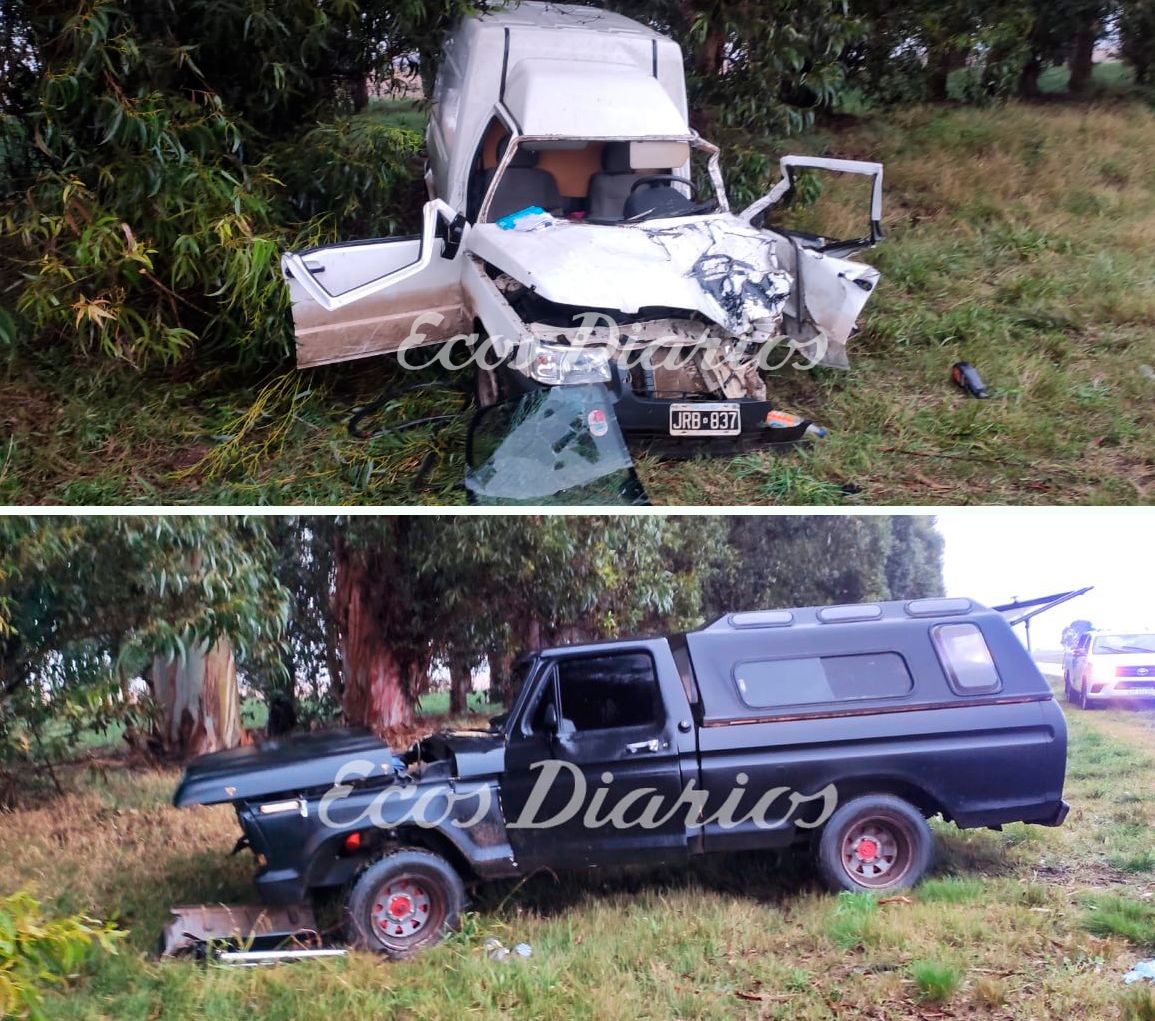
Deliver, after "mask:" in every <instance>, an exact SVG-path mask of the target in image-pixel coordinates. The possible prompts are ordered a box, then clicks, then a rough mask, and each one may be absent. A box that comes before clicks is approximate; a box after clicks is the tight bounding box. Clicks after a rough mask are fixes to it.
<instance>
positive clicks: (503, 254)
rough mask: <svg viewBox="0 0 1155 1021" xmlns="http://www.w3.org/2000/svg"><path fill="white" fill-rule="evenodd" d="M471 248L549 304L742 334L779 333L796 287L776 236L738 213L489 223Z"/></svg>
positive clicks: (475, 233)
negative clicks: (670, 314)
mask: <svg viewBox="0 0 1155 1021" xmlns="http://www.w3.org/2000/svg"><path fill="white" fill-rule="evenodd" d="M468 244H469V247H470V249H471V250H472V251H473V252H474V253H475V254H476V255H478V256H479V257H480V258H482V259H484V260H485V261H486V262H488V263H490V264H492V265H494V266H496V267H497V268H498V269H500V270H502V271H503V272H505V273H508V274H509V275H510V276H511V277H513V278H514V279H515V280H518V281H520V282H521V283H523V284H526V285H528V286H529V287H532V288H533V289H534V290H535V291H536V292H537V293H538V294H540V295H541V296H542V297H543V298H546V299H548V300H549V301H554V302H557V303H559V304H562V305H574V306H577V307H578V308H591V309H597V308H611V309H619V310H620V311H622V312H625V313H628V314H632V313H635V312H638V311H639V310H640V309H642V308H648V307H653V306H665V307H668V308H676V309H686V310H693V311H698V312H700V313H701V314H702V315H704V316H705V317H706V318H708V319H710V320H712V321H713V322H715V323H717V324H718V325H720V326H722V327H723V328H724V329H725V330H727V331H728V332H729V333H733V334H739V335H740V334H745V333H747V332H749V331H750V330H751V329H752V328H753V325H754V324H755V323H759V324H760V328H766V329H772V330H773V329H776V328H777V324H778V321H779V320H780V319H781V315H782V310H783V307H784V305H785V302H786V298H787V296H788V295H789V293H790V290H791V276H790V274H789V273H787V272H785V271H784V270H783V269H782V268H781V266H780V265H779V261H778V257H777V254H776V250H775V249H776V245H777V242H776V240H775V238H774V237H773V236H771V235H770V234H768V233H766V232H765V231H761V230H758V229H757V228H755V227H752V226H751V225H750V224H748V223H747V222H746V221H744V220H741V219H739V218H738V217H736V216H734V215H732V214H729V213H725V214H720V215H711V216H704V217H684V218H679V219H676V220H672V219H667V220H652V221H650V222H649V223H646V224H635V225H632V226H619V225H602V224H592V223H572V222H569V221H566V220H558V221H556V222H555V223H554V225H553V226H550V227H543V228H539V229H538V230H530V231H517V230H502V229H501V228H500V227H498V226H497V224H495V223H483V224H477V225H476V226H474V228H473V229H472V230H471V231H470V234H469V241H468ZM763 323H764V324H765V325H764V326H762V325H761V324H763Z"/></svg>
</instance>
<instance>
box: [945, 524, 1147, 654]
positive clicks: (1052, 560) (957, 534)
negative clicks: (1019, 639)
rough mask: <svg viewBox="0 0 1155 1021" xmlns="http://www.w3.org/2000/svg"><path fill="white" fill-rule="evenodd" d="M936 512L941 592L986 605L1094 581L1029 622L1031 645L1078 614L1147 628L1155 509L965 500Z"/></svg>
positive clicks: (1053, 644)
mask: <svg viewBox="0 0 1155 1021" xmlns="http://www.w3.org/2000/svg"><path fill="white" fill-rule="evenodd" d="M936 517H937V520H938V530H939V532H940V533H941V534H942V536H943V537H944V538H945V539H946V549H945V551H944V554H943V575H944V580H945V582H946V593H947V595H951V596H969V597H970V598H972V599H976V600H978V601H979V602H981V603H985V604H986V605H988V606H990V605H993V604H998V603H1005V602H1010V601H1011V600H1013V599H1015V598H1019V599H1030V598H1031V597H1032V596H1043V595H1049V594H1051V593H1053V592H1064V591H1069V590H1070V589H1077V588H1083V587H1084V586H1085V585H1094V586H1095V588H1094V589H1093V590H1092V591H1091V592H1088V593H1087V594H1086V595H1085V596H1080V597H1079V598H1078V599H1074V600H1072V601H1071V602H1069V603H1065V604H1063V605H1062V606H1059V607H1056V608H1055V609H1054V610H1049V611H1047V612H1046V613H1042V614H1040V615H1039V616H1038V617H1036V618H1035V619H1034V620H1033V621H1032V622H1031V639H1032V643H1033V645H1034V646H1035V648H1037V649H1042V648H1057V647H1058V645H1059V635H1060V633H1061V632H1062V630H1063V628H1064V627H1065V626H1066V625H1067V624H1068V623H1070V622H1071V621H1072V620H1075V619H1076V618H1079V617H1083V618H1086V619H1087V620H1090V621H1091V622H1092V623H1093V624H1094V625H1095V626H1096V627H1104V628H1115V627H1119V628H1127V629H1146V630H1151V631H1155V509H1145V508H1134V509H1131V508H1111V507H1102V508H1070V509H1069V508H1009V507H992V508H981V507H967V508H961V509H955V510H950V509H948V510H943V511H940V512H938V513H937V515H936ZM1015 630H1016V631H1017V632H1019V633H1020V634H1021V632H1022V628H1021V627H1019V628H1016V629H1015Z"/></svg>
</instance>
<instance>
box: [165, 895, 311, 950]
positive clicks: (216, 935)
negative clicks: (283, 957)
mask: <svg viewBox="0 0 1155 1021" xmlns="http://www.w3.org/2000/svg"><path fill="white" fill-rule="evenodd" d="M171 912H172V916H173V918H172V921H170V922H169V923H168V925H166V926H165V927H164V930H163V932H162V933H161V938H160V946H159V951H160V956H161V957H179V956H181V955H184V954H197V953H201V952H203V951H204V949H205V948H206V947H207V946H211V945H214V944H216V945H220V946H229V947H241V948H246V949H253V950H268V951H272V950H274V949H281V950H283V949H286V948H289V949H293V950H317V949H319V948H321V945H322V939H321V933H320V930H319V929H318V927H317V919H316V917H315V915H314V914H313V909H312V908H310V907H308V906H307V905H293V906H290V907H281V908H273V907H267V906H264V905H246V904H231V905H230V904H183V905H179V906H177V907H174V908H172V909H171Z"/></svg>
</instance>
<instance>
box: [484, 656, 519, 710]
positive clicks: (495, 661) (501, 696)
mask: <svg viewBox="0 0 1155 1021" xmlns="http://www.w3.org/2000/svg"><path fill="white" fill-rule="evenodd" d="M485 660H486V662H487V663H488V664H489V694H488V701H490V702H496V703H500V704H501V705H503V706H506V707H508V706H509V696H510V694H511V692H510V690H509V674H510V671H511V670H512V668H513V654H512V653H511V652H510V651H509V650H508V649H507V648H506V647H505V646H504V645H494V647H493V648H492V649H490V650H489V652H487V653H486V654H485Z"/></svg>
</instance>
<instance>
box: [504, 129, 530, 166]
mask: <svg viewBox="0 0 1155 1021" xmlns="http://www.w3.org/2000/svg"><path fill="white" fill-rule="evenodd" d="M508 148H509V135H506V136H505V138H503V139H502V140H501V141H500V142H498V143H497V162H498V163H500V162H501V161H502V160H503V159H504V158H505V150H506V149H508ZM537 160H538V153H537V151H536V150H534V149H527V148H525V146H520V147H519V148H518V150H517V152H515V153H514V154H513V160H512V161H511V162H510V164H509V165H510V166H511V167H536V166H537Z"/></svg>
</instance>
